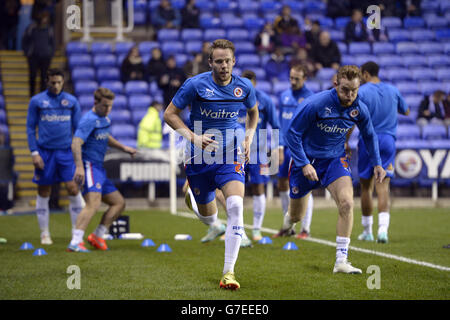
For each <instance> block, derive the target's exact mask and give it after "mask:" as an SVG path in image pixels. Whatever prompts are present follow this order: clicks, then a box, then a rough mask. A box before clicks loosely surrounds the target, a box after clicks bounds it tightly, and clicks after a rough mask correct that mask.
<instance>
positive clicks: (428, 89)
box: [418, 81, 446, 95]
mask: <svg viewBox="0 0 450 320" xmlns="http://www.w3.org/2000/svg"><path fill="white" fill-rule="evenodd" d="M418 86H419V90H420V91H421V92H422V94H423V95H430V94H432V93H433V92H434V91H436V90H438V89H441V90H443V91H445V90H446V88H445V85H444V83H442V82H436V81H421V82H419V84H418Z"/></svg>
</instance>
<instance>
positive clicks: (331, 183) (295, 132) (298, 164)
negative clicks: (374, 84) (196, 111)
mask: <svg viewBox="0 0 450 320" xmlns="http://www.w3.org/2000/svg"><path fill="white" fill-rule="evenodd" d="M336 81H337V83H336V88H335V89H331V90H326V91H322V92H320V93H317V94H315V95H313V96H311V97H309V98H307V99H305V100H304V101H303V102H302V106H301V110H300V112H299V113H298V114H297V115H296V116H295V117H294V119H293V120H292V122H291V125H290V127H289V130H288V133H287V134H286V136H285V141H286V144H287V145H288V147H289V149H290V150H291V156H292V159H293V162H292V164H291V168H290V176H289V187H290V193H289V196H290V198H291V202H290V205H289V212H288V214H287V215H286V216H285V218H284V222H283V226H282V229H281V230H280V233H289V231H290V230H291V229H292V228H293V227H294V225H295V223H296V222H298V221H300V220H301V219H302V217H303V216H304V214H305V211H306V207H307V201H308V195H309V194H310V193H311V190H313V189H316V188H320V187H325V188H327V189H328V191H329V192H330V193H331V195H332V197H333V199H334V200H335V202H336V205H337V208H338V213H339V214H338V221H337V227H336V233H337V236H336V262H335V264H334V268H333V273H346V274H348V273H358V274H360V273H362V272H361V269H358V268H355V267H353V266H352V265H351V264H350V262H349V261H348V260H347V257H348V247H349V244H350V236H351V232H352V227H353V184H352V179H351V174H350V170H349V163H348V160H347V157H346V154H345V148H344V144H345V141H346V135H347V133H348V131H349V130H350V128H352V127H353V125H354V124H356V125H357V126H358V128H359V130H360V132H361V135H362V138H363V139H364V142H365V144H366V146H367V150H368V151H369V154H370V163H371V166H372V170H373V173H374V178H375V180H376V181H377V182H378V183H381V182H382V181H383V179H384V177H385V175H386V172H385V171H384V169H383V167H382V166H381V159H380V153H379V149H378V140H377V136H376V134H375V131H374V129H373V126H372V122H371V119H370V114H369V111H368V109H367V106H366V105H365V104H364V103H363V102H362V101H361V100H360V99H359V97H358V88H359V85H360V81H361V72H360V70H359V68H358V67H356V66H343V67H340V68H339V70H338V73H337V77H336Z"/></svg>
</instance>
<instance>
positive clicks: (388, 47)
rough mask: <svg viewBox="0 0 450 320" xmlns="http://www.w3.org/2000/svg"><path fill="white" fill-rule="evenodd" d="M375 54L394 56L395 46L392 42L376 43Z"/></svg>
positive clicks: (373, 47)
mask: <svg viewBox="0 0 450 320" xmlns="http://www.w3.org/2000/svg"><path fill="white" fill-rule="evenodd" d="M372 52H373V54H394V53H395V45H394V44H393V43H390V42H375V43H374V44H373V45H372Z"/></svg>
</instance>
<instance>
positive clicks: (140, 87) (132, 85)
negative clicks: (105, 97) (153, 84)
mask: <svg viewBox="0 0 450 320" xmlns="http://www.w3.org/2000/svg"><path fill="white" fill-rule="evenodd" d="M125 94H126V95H127V96H131V95H135V94H148V83H147V82H146V81H138V80H133V81H128V82H127V83H126V84H125Z"/></svg>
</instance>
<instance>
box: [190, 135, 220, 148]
mask: <svg viewBox="0 0 450 320" xmlns="http://www.w3.org/2000/svg"><path fill="white" fill-rule="evenodd" d="M213 136H214V135H213V134H208V133H207V134H202V135H201V136H199V135H194V144H195V145H196V146H197V147H199V148H202V149H203V150H205V151H208V152H212V151H217V149H218V148H219V143H218V142H217V141H216V140H213V139H212V137H213Z"/></svg>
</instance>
